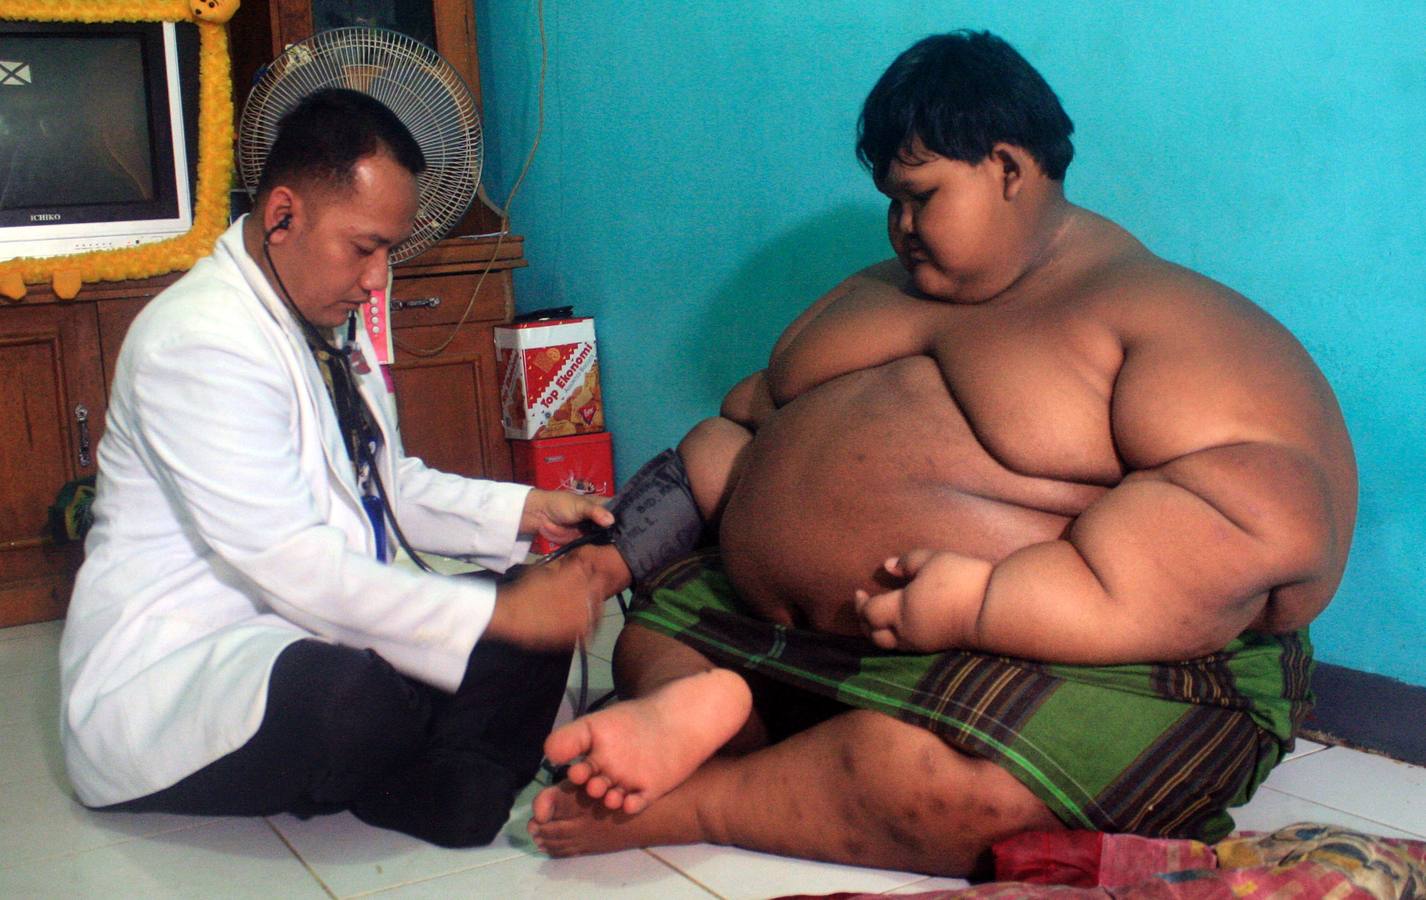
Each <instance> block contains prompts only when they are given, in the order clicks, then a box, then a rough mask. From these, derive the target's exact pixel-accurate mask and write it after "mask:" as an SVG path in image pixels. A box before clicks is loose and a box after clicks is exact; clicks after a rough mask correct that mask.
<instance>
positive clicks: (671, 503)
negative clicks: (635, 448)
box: [609, 450, 704, 584]
mask: <svg viewBox="0 0 1426 900" xmlns="http://www.w3.org/2000/svg"><path fill="white" fill-rule="evenodd" d="M609 510H610V511H611V512H612V513H614V525H613V526H612V527H611V528H609V532H610V537H611V538H612V539H613V544H614V549H616V550H618V551H619V555H620V556H622V557H623V558H624V562H625V563H626V564H627V565H628V566H629V572H630V573H631V574H632V575H633V576H634V583H635V584H638V583H641V582H643V581H644V580H646V579H647V578H648V576H650V575H652V574H653V573H654V572H657V571H658V570H659V569H661V568H663V567H664V566H665V565H667V564H668V563H671V562H673V561H674V560H675V559H678V558H679V557H681V556H686V555H687V554H689V553H691V552H693V550H694V548H696V547H697V546H698V545H699V543H700V542H701V541H702V538H703V524H704V523H703V515H702V514H701V513H700V512H699V511H698V504H697V503H695V502H694V500H693V489H692V488H691V487H690V486H689V483H688V470H687V469H685V468H684V466H683V459H682V458H681V457H680V456H679V455H678V453H677V452H675V451H673V450H665V451H664V452H662V453H660V454H659V455H658V456H655V457H654V458H653V459H651V460H649V461H648V462H647V463H645V464H644V467H643V468H642V469H640V470H639V471H637V472H635V473H634V477H633V478H630V479H629V480H628V481H627V482H626V483H625V484H624V486H623V487H622V488H620V489H619V492H618V494H616V495H615V497H614V500H613V502H612V503H610V504H609Z"/></svg>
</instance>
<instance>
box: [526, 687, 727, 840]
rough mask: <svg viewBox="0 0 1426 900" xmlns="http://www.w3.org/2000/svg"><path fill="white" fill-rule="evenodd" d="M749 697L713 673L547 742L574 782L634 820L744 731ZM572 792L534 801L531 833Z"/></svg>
mask: <svg viewBox="0 0 1426 900" xmlns="http://www.w3.org/2000/svg"><path fill="white" fill-rule="evenodd" d="M751 710H752V693H751V691H749V689H748V685H747V682H745V681H744V680H743V679H742V677H741V676H739V675H737V674H736V673H734V672H731V671H728V670H727V669H713V670H711V671H707V672H699V673H697V674H693V675H689V676H687V677H684V678H679V679H677V680H674V681H670V682H668V683H667V684H665V685H663V686H661V687H659V688H658V689H657V690H655V691H653V692H652V693H649V694H646V695H644V696H641V697H638V698H636V699H633V700H628V701H625V702H623V703H620V704H618V705H616V706H613V707H610V708H609V709H606V710H601V711H599V712H596V713H593V714H591V715H588V716H584V717H582V718H579V719H576V720H575V721H573V722H571V723H569V724H568V725H565V726H563V727H562V728H558V729H556V730H555V731H554V733H552V734H551V735H550V736H549V738H547V739H546V740H545V755H546V756H547V757H548V758H549V760H550V761H551V762H552V763H554V764H556V765H563V764H565V763H572V765H571V766H570V768H569V775H568V778H569V781H570V782H572V783H573V784H574V785H576V786H582V788H583V791H584V793H585V794H586V795H587V796H588V797H590V798H593V799H594V800H598V801H600V803H601V804H602V805H603V806H604V807H606V808H607V809H610V810H619V811H622V812H623V813H626V814H630V815H633V814H636V813H639V812H641V811H643V810H644V808H645V807H647V806H648V805H649V803H651V802H653V801H654V800H656V799H658V798H659V797H661V796H663V795H664V794H666V793H668V792H669V791H670V790H672V789H673V788H675V787H677V786H678V785H679V784H681V783H682V782H683V780H684V779H686V778H687V777H688V776H689V775H691V774H693V772H694V771H695V770H696V769H697V768H698V767H699V766H700V765H702V764H703V763H704V762H705V761H706V760H707V759H708V758H709V757H710V756H712V755H713V754H714V753H716V752H717V751H718V749H719V748H720V747H722V746H723V745H724V744H726V743H727V742H728V740H729V739H730V738H732V737H733V736H734V735H735V734H737V733H738V731H739V730H740V729H741V728H742V726H743V723H744V722H746V721H747V718H748V715H749V713H750V712H751ZM570 792H571V788H570V786H569V784H568V783H567V784H565V785H561V786H558V787H552V788H547V789H545V790H544V791H542V792H540V794H539V795H538V796H537V797H536V798H535V803H534V822H533V823H532V834H533V833H535V831H534V826H535V825H538V824H543V823H548V822H550V821H552V819H553V818H555V816H556V806H557V805H559V806H566V805H567V804H563V803H561V802H560V800H559V798H560V797H561V795H564V794H568V793H570Z"/></svg>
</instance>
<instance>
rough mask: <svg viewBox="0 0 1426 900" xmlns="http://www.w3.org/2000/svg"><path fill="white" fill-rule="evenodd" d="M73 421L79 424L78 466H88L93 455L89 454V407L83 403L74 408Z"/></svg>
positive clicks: (82, 467)
mask: <svg viewBox="0 0 1426 900" xmlns="http://www.w3.org/2000/svg"><path fill="white" fill-rule="evenodd" d="M74 421H75V423H76V424H78V425H79V467H80V468H81V469H87V468H89V466H90V464H92V463H93V462H94V457H92V456H90V455H89V407H87V406H85V405H84V404H83V403H81V404H79V405H78V406H76V407H75V408H74Z"/></svg>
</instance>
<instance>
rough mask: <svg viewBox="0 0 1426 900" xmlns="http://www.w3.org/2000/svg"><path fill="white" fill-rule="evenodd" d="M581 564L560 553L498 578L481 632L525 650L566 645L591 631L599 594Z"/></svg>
mask: <svg viewBox="0 0 1426 900" xmlns="http://www.w3.org/2000/svg"><path fill="white" fill-rule="evenodd" d="M585 568H586V567H585V566H583V565H582V564H580V563H579V562H577V561H575V560H573V559H570V558H568V557H565V558H562V559H559V560H555V561H554V562H551V563H547V564H544V565H538V566H532V567H530V568H529V569H527V570H526V571H525V572H523V573H522V574H521V575H520V577H519V578H517V579H516V580H514V581H511V582H507V583H505V584H501V585H500V586H499V587H497V588H496V592H495V611H494V612H493V613H492V614H491V616H490V624H489V625H487V626H486V627H485V635H486V636H487V637H493V638H499V639H500V640H503V641H506V642H507V643H511V644H515V645H517V646H520V647H524V648H526V649H529V650H568V649H569V648H571V647H573V646H574V645H575V644H576V643H577V642H578V641H580V640H581V639H584V640H587V639H588V638H590V637H592V636H593V634H594V628H595V626H596V625H597V624H598V622H599V617H600V616H601V615H603V613H604V597H603V595H602V594H600V593H599V591H598V590H597V588H596V587H595V585H596V584H597V580H596V579H594V578H591V577H590V573H588V572H587V571H585Z"/></svg>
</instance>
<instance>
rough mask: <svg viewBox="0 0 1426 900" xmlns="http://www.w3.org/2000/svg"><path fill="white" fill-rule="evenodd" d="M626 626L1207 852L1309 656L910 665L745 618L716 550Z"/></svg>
mask: <svg viewBox="0 0 1426 900" xmlns="http://www.w3.org/2000/svg"><path fill="white" fill-rule="evenodd" d="M630 618H631V621H633V622H636V623H638V624H639V625H642V626H644V627H647V628H650V629H653V630H655V631H659V632H662V633H664V634H667V635H670V636H672V637H674V638H677V639H678V640H680V641H682V642H683V643H685V644H688V645H690V646H691V647H693V648H694V649H697V650H698V651H700V652H701V653H703V654H704V655H705V656H707V657H708V658H709V659H710V660H712V661H714V662H716V663H718V664H719V665H724V666H728V667H730V668H739V669H746V670H750V671H756V672H759V673H761V674H763V675H764V676H767V677H769V678H772V679H774V680H776V681H779V682H782V683H785V684H788V685H791V686H793V687H796V688H800V689H803V690H807V691H810V692H812V693H814V694H818V695H821V696H823V697H828V698H831V699H833V700H836V701H838V702H840V703H844V704H846V705H848V706H851V707H859V708H863V709H873V710H877V711H879V712H883V713H886V714H888V715H891V716H894V717H896V718H898V719H901V720H903V721H906V722H910V723H912V724H915V725H918V726H921V727H924V728H927V729H929V730H930V731H932V732H934V733H935V734H937V735H939V736H940V737H941V738H943V739H944V740H945V741H946V742H947V743H949V744H950V745H952V746H953V747H956V748H957V749H959V750H962V751H964V752H966V753H969V754H972V755H975V756H979V757H983V758H986V759H990V760H992V761H994V762H995V763H997V764H998V765H1000V766H1002V767H1004V768H1005V769H1006V770H1007V771H1009V772H1010V773H1011V774H1013V775H1014V776H1015V777H1016V778H1017V779H1019V780H1020V781H1021V782H1022V783H1023V784H1025V785H1026V786H1027V787H1028V788H1029V789H1030V790H1031V791H1033V792H1034V793H1035V795H1036V796H1037V797H1039V798H1040V799H1041V800H1043V801H1044V802H1045V803H1046V805H1048V806H1049V808H1050V809H1051V810H1052V811H1054V813H1055V814H1056V815H1057V816H1058V817H1059V818H1060V819H1061V820H1062V821H1063V822H1064V823H1065V824H1066V825H1068V826H1069V827H1071V828H1088V829H1094V830H1098V831H1111V832H1127V833H1134V834H1141V835H1145V836H1151V837H1183V838H1195V839H1198V840H1203V841H1210V842H1211V841H1216V840H1219V839H1220V838H1222V837H1224V836H1225V835H1227V834H1228V833H1229V832H1230V831H1232V829H1233V820H1232V817H1231V816H1229V815H1228V813H1227V812H1226V808H1227V807H1229V806H1239V805H1242V804H1244V803H1246V802H1248V800H1249V799H1251V798H1252V796H1253V793H1254V791H1256V790H1257V788H1258V786H1259V785H1260V784H1262V782H1263V780H1264V779H1266V778H1267V776H1268V773H1269V772H1270V771H1271V770H1272V768H1273V766H1275V765H1276V764H1277V763H1278V761H1279V760H1280V759H1281V757H1282V756H1283V754H1284V753H1286V752H1287V751H1289V750H1290V749H1291V747H1292V740H1293V735H1294V733H1295V731H1296V729H1297V726H1298V725H1299V724H1300V723H1301V722H1302V719H1303V718H1304V717H1305V716H1306V715H1307V712H1308V710H1309V709H1310V708H1311V692H1310V689H1309V680H1310V675H1311V666H1312V651H1311V644H1310V643H1309V641H1308V637H1307V632H1306V630H1303V631H1301V632H1298V633H1296V634H1290V635H1267V634H1259V633H1255V632H1248V633H1244V634H1243V635H1242V636H1240V637H1239V638H1238V639H1236V640H1235V641H1233V642H1232V643H1231V644H1229V645H1228V647H1227V648H1225V649H1224V650H1223V651H1221V652H1219V653H1215V654H1212V655H1211V656H1205V657H1202V658H1199V659H1195V660H1190V661H1188V662H1183V663H1175V664H1171V665H1168V664H1145V665H1118V666H1098V667H1092V666H1065V665H1048V664H1042V663H1035V662H1029V661H1026V660H1017V659H1010V658H1006V657H999V656H988V655H985V654H980V653H969V652H947V653H936V654H925V655H922V654H905V653H892V652H886V651H882V650H879V649H877V648H875V647H873V646H872V645H871V644H870V643H868V642H867V641H864V640H861V639H859V638H848V637H842V636H837V635H826V634H819V633H816V632H811V631H804V630H799V629H793V628H788V627H786V626H782V625H774V624H772V623H769V622H764V621H761V620H758V619H754V618H751V617H750V616H748V615H747V613H746V612H745V611H744V610H743V609H742V608H741V606H740V605H739V603H738V600H737V598H736V596H735V594H734V592H733V588H732V585H731V584H730V583H729V582H728V580H727V577H726V576H725V575H724V574H723V570H722V566H721V563H720V561H719V559H718V556H717V552H716V550H714V551H703V552H701V553H699V554H696V555H694V556H691V557H689V558H687V559H684V560H682V561H680V562H677V563H674V564H673V565H671V566H669V567H668V568H666V569H664V570H663V572H661V573H660V574H659V575H658V576H656V577H655V578H654V579H652V580H651V581H650V582H649V583H648V584H647V585H646V586H644V588H643V589H642V590H641V591H640V593H639V595H638V596H637V597H636V598H635V603H634V610H633V612H632V613H631V617H630Z"/></svg>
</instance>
